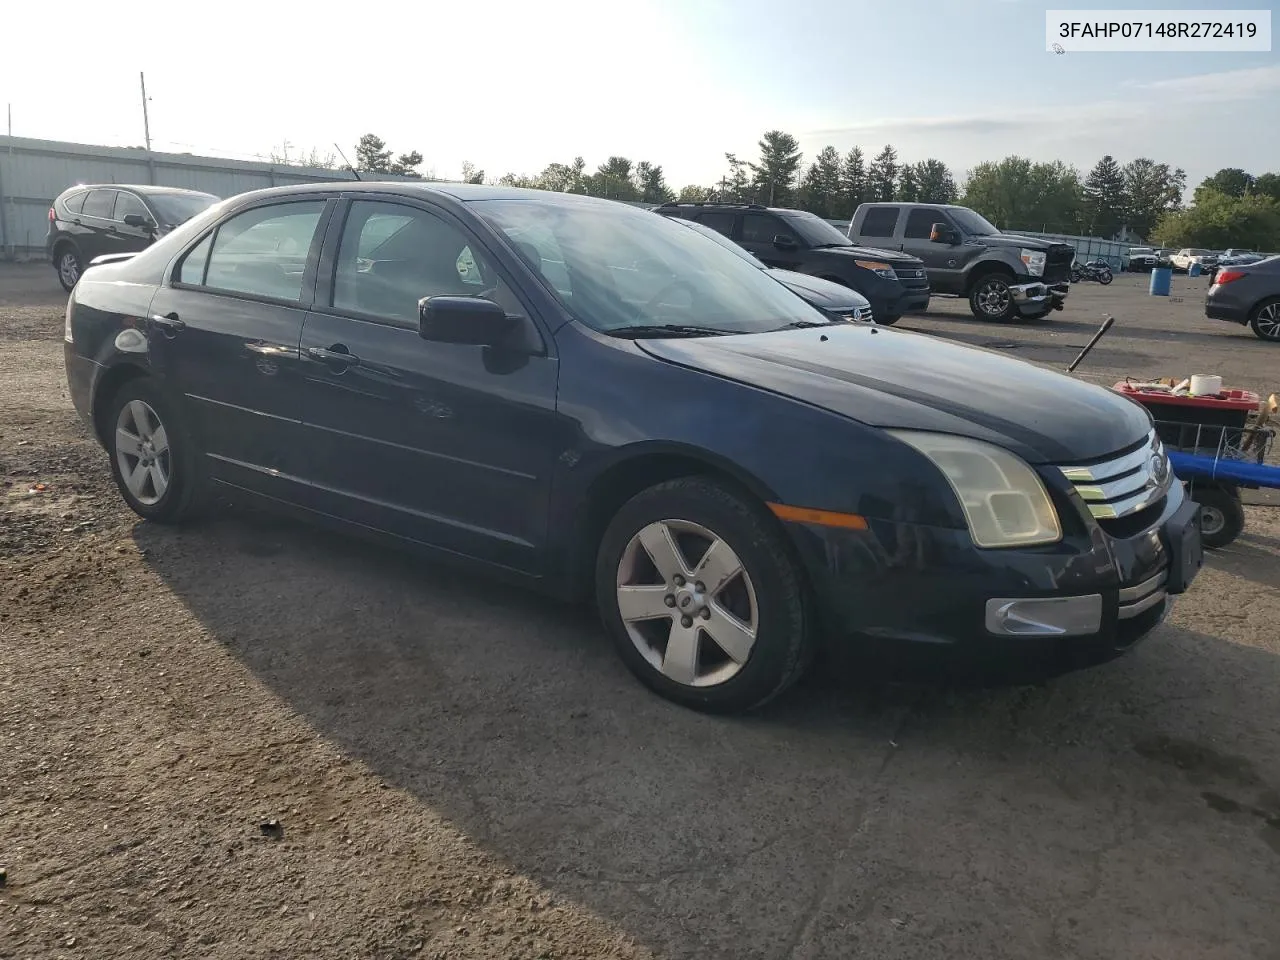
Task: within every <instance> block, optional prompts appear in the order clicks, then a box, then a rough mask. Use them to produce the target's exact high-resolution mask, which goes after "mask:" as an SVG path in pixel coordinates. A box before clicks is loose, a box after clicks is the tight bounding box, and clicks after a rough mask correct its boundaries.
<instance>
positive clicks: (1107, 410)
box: [637, 324, 1151, 464]
mask: <svg viewBox="0 0 1280 960" xmlns="http://www.w3.org/2000/svg"><path fill="white" fill-rule="evenodd" d="M637 343H638V345H639V347H640V348H641V349H643V350H645V351H646V352H647V353H649V354H650V355H651V356H654V357H656V358H658V359H660V360H664V361H666V362H668V363H674V364H679V365H681V366H685V367H689V368H691V369H695V370H701V371H704V372H706V373H710V374H714V375H716V376H720V377H724V378H726V379H730V380H736V381H738V382H740V383H743V384H747V385H749V386H752V387H755V388H758V389H763V390H768V391H770V392H772V393H776V394H780V395H782V396H787V397H793V398H795V399H796V400H799V401H801V402H803V403H808V404H812V405H813V406H817V407H821V408H823V409H826V410H829V411H831V412H832V413H836V414H839V415H841V416H845V417H848V418H850V419H852V420H856V421H859V422H861V423H865V424H868V425H870V426H875V427H886V428H896V429H902V430H930V431H935V432H939V433H950V434H957V435H960V436H966V437H973V438H975V439H979V440H986V441H988V442H990V443H995V444H998V445H1000V446H1002V447H1004V448H1006V449H1008V450H1011V451H1013V452H1014V453H1017V454H1018V455H1019V456H1021V457H1022V458H1023V459H1024V460H1026V461H1028V462H1030V463H1060V464H1069V463H1074V462H1081V461H1087V460H1093V459H1097V458H1100V457H1104V456H1107V455H1109V454H1113V453H1115V452H1116V451H1118V450H1121V449H1123V448H1124V447H1127V446H1129V445H1131V444H1134V443H1136V442H1138V441H1139V440H1141V439H1142V438H1144V437H1145V436H1146V435H1147V434H1148V432H1149V431H1150V429H1151V418H1150V416H1149V415H1148V414H1147V411H1146V410H1145V409H1144V408H1143V407H1141V406H1139V405H1138V404H1136V403H1134V402H1133V401H1131V400H1127V399H1125V398H1124V397H1121V396H1119V395H1118V394H1115V393H1113V392H1111V391H1110V390H1106V389H1103V388H1102V387H1097V386H1094V385H1092V384H1088V383H1084V382H1083V381H1080V380H1076V379H1073V378H1071V377H1067V376H1064V375H1062V374H1059V373H1053V372H1051V371H1048V370H1043V369H1041V368H1040V367H1036V366H1033V365H1031V364H1029V363H1024V362H1022V361H1020V360H1013V359H1010V358H1008V357H1002V356H1000V355H999V354H996V353H993V352H990V351H986V350H979V349H976V348H973V347H965V346H960V345H958V344H954V343H948V342H946V341H943V340H937V339H933V338H931V337H926V336H921V335H918V334H913V333H907V332H901V331H894V330H886V329H884V328H876V327H863V326H860V325H853V324H850V325H842V324H841V325H836V326H833V327H823V328H815V329H809V330H785V331H778V332H775V333H760V334H746V335H741V336H723V337H698V338H689V339H660V340H659V339H652V340H640V341H637Z"/></svg>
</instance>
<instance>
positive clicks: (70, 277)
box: [54, 243, 84, 293]
mask: <svg viewBox="0 0 1280 960" xmlns="http://www.w3.org/2000/svg"><path fill="white" fill-rule="evenodd" d="M54 266H56V267H57V268H58V282H59V283H61V284H62V289H63V290H65V291H67V293H70V292H71V291H72V290H73V289H74V288H75V285H76V284H77V283H79V282H80V274H81V273H83V272H84V267H83V265H82V264H81V263H80V251H78V250H77V249H76V248H75V247H73V246H72V245H71V244H69V243H66V244H63V245H62V246H61V247H59V248H58V252H57V253H56V254H55V255H54Z"/></svg>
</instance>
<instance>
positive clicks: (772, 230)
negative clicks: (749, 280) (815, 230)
mask: <svg viewBox="0 0 1280 960" xmlns="http://www.w3.org/2000/svg"><path fill="white" fill-rule="evenodd" d="M740 242H741V244H742V246H744V247H746V248H747V249H748V250H750V251H751V252H752V253H754V254H755V255H756V257H757V258H758V259H760V260H763V261H764V262H765V263H767V264H768V265H769V266H771V267H781V268H783V269H784V270H794V269H796V268H797V267H799V266H800V264H801V262H802V261H803V260H804V243H803V241H802V240H801V239H800V237H799V235H798V234H797V233H796V232H795V231H794V230H792V229H791V227H790V225H789V224H787V222H786V221H785V220H783V219H782V218H781V217H777V216H774V215H773V214H771V213H745V214H743V215H742V240H741V241H740Z"/></svg>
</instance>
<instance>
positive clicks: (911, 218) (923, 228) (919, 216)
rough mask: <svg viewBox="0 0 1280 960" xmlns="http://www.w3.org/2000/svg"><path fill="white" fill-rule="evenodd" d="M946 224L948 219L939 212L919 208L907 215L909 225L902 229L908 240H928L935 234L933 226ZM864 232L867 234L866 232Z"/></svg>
mask: <svg viewBox="0 0 1280 960" xmlns="http://www.w3.org/2000/svg"><path fill="white" fill-rule="evenodd" d="M868 219H869V218H868ZM946 222H947V221H946V217H944V216H943V215H942V214H941V213H939V212H938V211H937V210H921V209H918V208H917V209H915V210H912V211H911V212H910V213H909V214H907V225H906V226H905V227H903V229H902V236H903V237H904V238H905V239H907V240H928V239H929V235H930V234H931V233H932V232H933V225H934V224H935V223H946ZM863 232H864V233H865V232H866V231H863ZM890 233H892V230H890ZM875 236H889V234H875Z"/></svg>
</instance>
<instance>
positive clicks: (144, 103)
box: [138, 71, 151, 153]
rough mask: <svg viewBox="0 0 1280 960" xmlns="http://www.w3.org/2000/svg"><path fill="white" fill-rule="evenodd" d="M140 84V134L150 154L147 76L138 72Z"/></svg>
mask: <svg viewBox="0 0 1280 960" xmlns="http://www.w3.org/2000/svg"><path fill="white" fill-rule="evenodd" d="M138 79H139V80H140V81H141V82H142V133H143V136H145V137H146V138H147V153H150V152H151V121H150V120H149V119H148V118H147V75H146V74H145V73H142V72H141V71H139V73H138Z"/></svg>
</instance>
